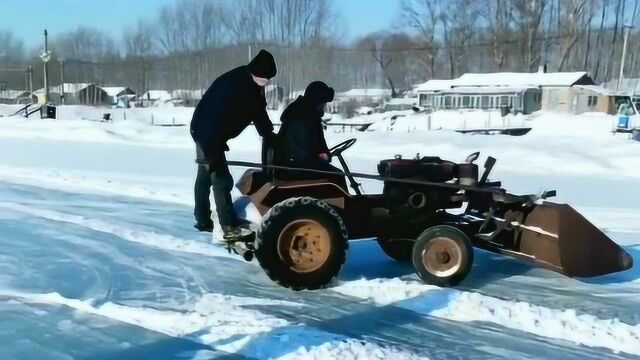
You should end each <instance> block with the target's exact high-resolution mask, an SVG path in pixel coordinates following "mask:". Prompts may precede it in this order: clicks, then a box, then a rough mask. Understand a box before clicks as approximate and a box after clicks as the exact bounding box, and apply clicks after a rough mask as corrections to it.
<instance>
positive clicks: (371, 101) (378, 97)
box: [327, 89, 391, 113]
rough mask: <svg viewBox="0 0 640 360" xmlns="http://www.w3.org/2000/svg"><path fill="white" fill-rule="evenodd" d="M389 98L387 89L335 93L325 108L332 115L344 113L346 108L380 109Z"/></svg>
mask: <svg viewBox="0 0 640 360" xmlns="http://www.w3.org/2000/svg"><path fill="white" fill-rule="evenodd" d="M390 98H391V90H388V89H351V90H348V91H343V92H337V93H336V94H335V97H334V99H333V102H332V103H330V104H329V105H328V106H327V111H329V112H332V113H338V112H344V111H345V110H346V108H355V107H362V106H365V107H372V108H377V107H380V106H381V105H382V104H383V103H384V102H385V101H386V100H388V99H390Z"/></svg>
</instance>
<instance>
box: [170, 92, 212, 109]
mask: <svg viewBox="0 0 640 360" xmlns="http://www.w3.org/2000/svg"><path fill="white" fill-rule="evenodd" d="M204 92H205V90H173V91H172V92H171V98H172V100H173V101H175V102H177V103H179V104H181V105H184V106H196V105H197V104H198V102H200V100H202V95H203V94H204Z"/></svg>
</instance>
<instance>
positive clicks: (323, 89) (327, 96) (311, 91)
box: [304, 81, 335, 104]
mask: <svg viewBox="0 0 640 360" xmlns="http://www.w3.org/2000/svg"><path fill="white" fill-rule="evenodd" d="M334 95H335V91H334V90H333V88H331V87H329V85H327V84H325V83H324V82H322V81H314V82H312V83H311V84H309V85H308V86H307V88H306V89H305V90H304V97H305V98H307V99H308V100H309V101H311V102H313V103H314V104H324V103H329V102H332V101H333V96H334Z"/></svg>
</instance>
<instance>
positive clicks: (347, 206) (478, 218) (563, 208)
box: [229, 139, 633, 290]
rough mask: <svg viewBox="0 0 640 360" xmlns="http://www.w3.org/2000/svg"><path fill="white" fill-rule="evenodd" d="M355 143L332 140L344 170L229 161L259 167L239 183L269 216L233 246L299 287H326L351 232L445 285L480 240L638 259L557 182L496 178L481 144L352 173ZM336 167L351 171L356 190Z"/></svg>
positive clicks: (560, 265) (546, 254)
mask: <svg viewBox="0 0 640 360" xmlns="http://www.w3.org/2000/svg"><path fill="white" fill-rule="evenodd" d="M355 142H356V139H350V140H347V141H344V142H342V143H340V144H338V145H336V146H335V147H333V148H332V149H331V155H332V157H333V158H337V159H338V160H339V162H340V164H341V165H342V167H343V169H344V174H338V173H333V172H325V171H318V170H312V169H300V168H289V167H285V166H278V165H277V162H274V161H273V160H271V159H272V158H273V157H272V156H271V157H265V158H266V160H263V164H254V163H248V162H240V161H229V165H232V166H244V167H253V168H252V169H249V170H247V171H246V172H245V174H244V175H243V176H242V178H241V179H239V181H238V182H237V184H236V187H237V188H238V189H239V190H240V192H241V193H242V194H243V195H245V196H248V197H249V198H250V201H251V202H252V203H253V204H254V205H255V207H256V208H257V209H258V211H259V212H260V214H261V215H262V216H263V218H262V222H261V224H260V227H259V230H258V231H257V236H256V237H255V239H254V240H251V241H247V242H246V243H244V244H235V245H230V247H232V248H233V250H234V251H236V252H237V253H238V254H241V255H244V257H245V259H247V260H250V259H252V258H253V256H255V257H256V258H257V260H258V262H259V263H260V265H261V266H262V268H263V269H264V270H265V272H266V273H267V275H268V276H269V277H270V278H271V279H272V280H273V281H275V282H277V283H278V284H280V285H282V286H284V287H288V288H291V289H294V290H303V289H318V288H322V287H325V286H327V285H328V284H329V283H330V282H331V281H332V279H333V278H334V277H336V276H337V275H338V273H339V272H340V269H341V268H342V265H343V264H344V262H345V259H346V252H347V249H348V241H349V240H355V239H364V238H377V241H378V243H379V245H380V247H381V248H382V250H383V251H384V252H385V253H386V254H387V255H388V256H390V257H391V258H393V259H395V260H397V261H407V262H408V261H411V262H412V263H413V266H414V268H415V270H416V273H417V274H418V276H419V277H420V278H421V279H422V280H423V281H425V282H426V283H428V284H433V285H438V286H455V285H457V284H459V283H460V282H461V281H463V280H464V279H465V277H466V276H467V274H468V273H469V271H470V270H471V267H472V264H473V259H474V247H475V248H479V249H483V250H487V251H490V252H494V253H498V254H502V255H505V256H508V257H511V258H514V259H517V260H521V261H525V262H528V263H530V264H533V265H536V266H540V267H543V268H546V269H549V270H553V271H556V272H558V273H561V274H563V275H565V276H569V277H595V276H601V275H605V274H609V273H614V272H619V271H624V270H627V269H630V268H631V267H632V266H633V260H632V258H631V256H630V255H629V254H628V253H627V252H625V251H624V250H623V249H622V248H621V247H620V246H618V245H617V244H616V243H615V242H613V241H612V240H611V239H610V238H609V237H607V235H605V234H604V233H603V232H602V231H600V230H599V229H598V228H597V227H596V226H594V225H593V224H591V223H590V222H589V221H588V220H587V219H585V218H584V217H583V216H582V215H580V214H579V213H578V212H577V211H576V210H574V209H573V208H572V207H571V206H569V205H565V204H557V203H552V202H548V201H546V199H547V198H549V197H553V196H555V191H547V192H544V193H542V194H540V195H513V194H510V193H508V192H507V191H506V190H504V189H503V188H502V184H501V183H500V182H498V181H489V179H488V177H489V174H490V172H491V170H492V168H493V166H494V165H495V163H496V160H495V159H494V158H491V157H489V158H488V159H487V161H486V163H485V164H484V171H483V173H482V175H480V176H479V167H478V165H477V164H476V163H475V162H476V160H477V159H478V157H479V153H474V154H471V155H470V156H469V157H468V158H467V159H466V160H465V162H463V163H454V162H451V161H446V160H442V159H440V158H438V157H416V158H415V159H402V158H401V157H400V156H396V157H395V158H394V159H389V160H382V161H381V162H380V163H379V165H378V175H370V174H361V173H353V172H350V171H349V168H348V166H347V163H346V161H345V160H344V157H343V156H342V153H343V152H344V151H345V150H347V149H348V148H350V147H351V146H353V144H354V143H355ZM310 174H313V176H309V175H310ZM323 175H326V180H323V179H322V176H323ZM336 175H339V176H346V179H347V180H348V181H349V184H350V186H351V188H352V190H353V191H352V193H351V192H350V191H349V189H346V188H344V183H342V185H341V182H340V181H335V179H336ZM311 178H312V179H313V180H311ZM358 178H360V179H362V178H364V179H372V180H378V181H382V182H383V184H384V188H383V192H382V194H363V193H362V190H361V186H360V185H359V184H358V183H357V182H356V179H358Z"/></svg>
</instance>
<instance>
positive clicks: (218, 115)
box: [191, 50, 277, 241]
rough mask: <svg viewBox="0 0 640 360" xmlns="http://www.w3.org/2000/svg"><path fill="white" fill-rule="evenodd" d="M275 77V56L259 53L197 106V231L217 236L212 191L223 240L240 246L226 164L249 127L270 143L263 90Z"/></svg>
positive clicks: (194, 132)
mask: <svg viewBox="0 0 640 360" xmlns="http://www.w3.org/2000/svg"><path fill="white" fill-rule="evenodd" d="M276 73H277V69H276V63H275V60H274V58H273V56H272V55H271V54H270V53H269V52H268V51H266V50H261V51H260V52H259V53H258V55H256V57H255V58H253V59H252V60H251V62H250V63H249V64H248V65H245V66H240V67H238V68H235V69H233V70H231V71H229V72H227V73H225V74H223V75H221V76H220V77H219V78H217V79H216V80H215V81H214V82H213V84H211V86H210V87H209V89H208V90H207V91H206V92H205V94H204V96H203V97H202V100H201V101H200V102H199V103H198V105H197V106H196V109H195V111H194V113H193V119H192V120H191V136H192V137H193V140H194V141H195V143H196V152H197V160H196V162H197V163H198V175H197V178H196V183H195V186H194V194H195V209H194V215H195V218H196V225H195V226H194V227H195V228H196V229H198V230H200V231H209V232H211V231H212V230H213V222H212V220H211V204H210V203H209V194H210V189H211V187H213V197H214V200H215V204H216V212H217V213H218V220H219V221H220V225H222V230H223V232H224V240H227V241H229V240H231V241H233V240H238V239H239V238H242V237H244V236H246V235H249V234H247V232H246V230H244V229H242V228H240V226H239V221H238V218H237V216H236V214H235V211H234V209H233V202H232V201H231V190H232V189H233V178H232V177H231V174H230V172H229V167H228V166H227V163H226V161H227V160H226V156H225V151H228V150H229V148H228V146H227V141H228V140H230V139H233V138H235V137H236V136H238V135H240V133H242V131H243V130H244V129H245V128H246V127H247V126H248V125H249V124H250V123H251V122H253V124H254V125H255V127H256V129H257V130H258V133H259V134H260V136H262V137H263V138H265V139H266V140H269V139H271V138H273V137H274V136H275V135H274V134H273V124H272V123H271V120H270V119H269V115H267V109H266V107H267V102H266V99H265V95H264V86H265V85H266V84H267V82H268V80H269V79H271V78H273V77H274V76H275V75H276Z"/></svg>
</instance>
